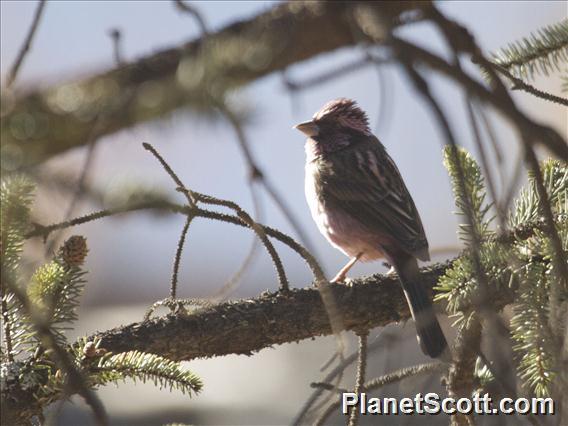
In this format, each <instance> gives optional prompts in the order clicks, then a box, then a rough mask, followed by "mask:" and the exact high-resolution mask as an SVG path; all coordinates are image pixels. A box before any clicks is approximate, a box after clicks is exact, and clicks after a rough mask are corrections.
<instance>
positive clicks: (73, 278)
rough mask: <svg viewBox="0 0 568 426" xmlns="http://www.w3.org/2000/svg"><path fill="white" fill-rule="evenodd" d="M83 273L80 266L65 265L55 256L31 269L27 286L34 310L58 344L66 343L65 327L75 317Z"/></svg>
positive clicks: (68, 325)
mask: <svg viewBox="0 0 568 426" xmlns="http://www.w3.org/2000/svg"><path fill="white" fill-rule="evenodd" d="M84 275H85V271H83V270H82V269H81V268H80V267H78V266H70V265H67V264H66V263H65V262H64V261H63V260H62V259H61V257H60V256H57V257H56V258H55V259H54V260H53V261H51V262H49V263H46V264H45V265H43V266H40V267H39V268H38V269H37V270H36V271H35V273H34V274H33V275H32V278H31V280H30V283H29V285H28V287H27V293H28V297H29V298H30V301H31V302H32V304H33V306H34V308H35V310H36V313H37V314H38V315H39V316H40V317H41V318H42V320H43V321H45V322H46V323H48V324H49V325H50V326H51V328H52V330H53V331H54V334H55V337H56V339H57V342H58V343H59V344H60V345H64V344H65V343H66V338H65V334H64V333H65V330H68V329H70V326H71V324H72V323H73V322H74V321H75V320H77V313H76V309H77V307H78V306H79V301H80V297H81V294H82V292H83V287H84V283H85V281H84V280H83V276H84ZM38 344H39V342H38Z"/></svg>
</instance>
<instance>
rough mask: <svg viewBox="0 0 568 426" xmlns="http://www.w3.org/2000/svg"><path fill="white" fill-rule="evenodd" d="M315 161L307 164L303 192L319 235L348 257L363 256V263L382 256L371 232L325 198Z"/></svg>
mask: <svg viewBox="0 0 568 426" xmlns="http://www.w3.org/2000/svg"><path fill="white" fill-rule="evenodd" d="M319 166H320V165H319V164H318V161H312V162H308V163H306V178H305V192H306V201H307V202H308V206H309V208H310V212H311V214H312V218H313V220H314V222H315V223H316V225H317V227H318V229H319V231H320V232H321V233H322V235H323V236H324V237H325V238H326V239H327V240H328V241H329V242H330V243H331V245H333V246H334V247H335V248H337V249H339V250H341V251H342V252H343V253H345V254H346V255H347V256H349V257H355V256H357V255H358V254H359V253H363V256H362V258H361V260H362V261H368V260H375V259H378V258H381V257H383V253H382V251H381V250H380V241H379V240H378V239H377V238H375V236H374V235H373V233H371V232H369V230H368V229H367V228H365V227H364V225H362V224H361V223H359V222H358V221H357V220H356V219H355V218H353V217H351V216H350V215H348V214H347V213H345V212H344V211H342V210H341V209H338V208H336V207H334V206H333V205H332V204H331V203H329V202H328V200H326V199H325V192H324V185H326V182H324V181H322V180H321V177H320V173H319Z"/></svg>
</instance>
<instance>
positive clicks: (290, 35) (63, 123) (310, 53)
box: [1, 1, 429, 166]
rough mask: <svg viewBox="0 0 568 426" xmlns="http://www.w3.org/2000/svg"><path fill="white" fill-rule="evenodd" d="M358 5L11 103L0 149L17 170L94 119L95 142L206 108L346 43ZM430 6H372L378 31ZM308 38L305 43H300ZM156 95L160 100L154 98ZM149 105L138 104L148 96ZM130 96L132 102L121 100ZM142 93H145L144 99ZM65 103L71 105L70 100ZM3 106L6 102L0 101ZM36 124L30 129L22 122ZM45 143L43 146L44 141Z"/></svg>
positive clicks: (283, 11)
mask: <svg viewBox="0 0 568 426" xmlns="http://www.w3.org/2000/svg"><path fill="white" fill-rule="evenodd" d="M358 5H359V3H358V2H352V3H348V2H310V1H308V2H299V1H294V2H289V3H284V4H279V5H277V6H275V7H274V8H272V9H270V10H268V11H267V12H265V13H262V14H260V15H257V16H255V17H253V18H251V19H248V20H243V21H239V22H235V23H234V24H231V25H228V26H226V27H224V28H222V29H221V30H219V31H217V32H215V33H211V34H209V35H208V36H207V37H205V38H198V39H196V40H194V41H191V42H188V43H185V44H183V45H182V46H179V47H175V48H171V49H167V50H163V51H160V52H158V53H155V54H152V55H149V56H146V57H143V58H141V59H139V60H137V61H136V62H132V63H128V64H124V65H120V66H118V67H116V68H114V69H112V70H109V71H107V72H104V73H101V74H98V75H95V76H92V77H90V78H86V79H83V80H78V81H71V82H66V83H62V84H59V85H55V86H53V87H50V88H48V89H45V90H33V91H31V92H30V93H28V94H26V95H25V96H23V97H20V98H17V99H15V100H13V102H10V100H9V99H3V103H5V104H6V108H4V110H5V111H8V112H7V113H6V115H5V117H3V120H2V127H1V128H2V133H1V136H2V143H3V144H4V143H5V144H10V145H14V146H15V147H17V148H16V149H17V151H19V153H20V154H21V158H22V160H21V161H22V163H21V164H19V165H20V166H28V165H33V164H37V163H38V162H41V161H43V160H45V159H47V158H49V157H51V156H53V155H55V154H58V153H61V152H63V151H66V150H68V149H70V148H73V147H77V146H82V145H84V144H85V141H86V140H87V139H88V138H87V135H89V134H90V133H91V129H92V128H93V124H94V117H97V116H98V115H99V114H102V115H103V116H104V117H105V125H104V126H102V128H101V129H99V130H98V133H97V134H96V135H95V137H96V138H98V137H101V136H104V135H107V134H111V133H114V132H117V131H118V130H121V129H123V128H125V127H130V126H132V125H134V124H136V123H140V122H144V121H148V120H152V119H156V118H160V117H162V116H164V115H166V114H168V113H170V112H172V111H174V110H175V109H178V108H181V107H191V108H194V109H196V110H203V109H206V108H210V106H211V104H214V102H211V100H212V99H219V97H222V96H223V95H224V93H226V92H227V91H228V90H231V89H235V88H237V87H240V86H243V85H246V84H248V83H250V82H253V81H255V80H257V79H260V78H262V77H264V76H266V75H268V74H270V73H272V72H275V71H281V70H283V69H285V68H286V67H288V66H290V65H292V64H295V63H297V62H301V61H304V60H306V59H308V58H311V57H314V56H317V55H319V54H321V53H325V52H331V51H333V50H335V49H338V48H340V47H344V46H349V45H353V44H355V43H356V42H357V40H355V39H354V38H353V35H352V30H351V23H350V19H349V16H350V12H351V11H352V10H353V8H357V7H358ZM428 5H429V2H377V3H373V5H372V6H369V5H367V6H366V7H367V8H368V7H373V8H374V9H376V12H377V14H378V15H379V16H381V17H382V18H384V19H383V20H382V25H383V26H384V30H385V33H386V32H388V28H387V27H388V26H389V25H395V24H396V23H398V20H397V18H398V15H399V14H400V13H401V12H402V11H405V10H411V9H416V8H418V9H420V8H423V7H427V6H428ZM306 40H309V43H306ZM156 90H158V91H159V92H160V96H158V97H157V96H155V93H156ZM150 92H151V93H153V94H154V95H152V96H151V97H152V102H145V101H144V99H145V98H146V99H147V98H148V97H149V96H150V95H149V93H150ZM132 94H136V95H137V96H136V98H135V99H136V102H132V103H127V102H125V98H127V97H129V96H131V95H132ZM145 94H146V95H145ZM70 99H71V101H70ZM4 100H5V101H6V102H4ZM30 116H31V117H33V118H34V119H35V120H36V122H35V123H34V124H35V125H31V126H30V125H29V120H28V118H29V117H30ZM47 141H49V143H47Z"/></svg>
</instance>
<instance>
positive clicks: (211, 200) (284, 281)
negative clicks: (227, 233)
mask: <svg viewBox="0 0 568 426" xmlns="http://www.w3.org/2000/svg"><path fill="white" fill-rule="evenodd" d="M143 146H144V148H146V149H147V150H148V151H150V152H151V153H152V154H153V155H154V156H155V157H156V158H157V159H158V161H159V162H160V164H161V165H162V167H164V169H165V170H166V172H167V173H168V174H169V175H170V177H171V178H172V179H173V181H174V182H175V183H176V184H177V185H178V188H177V189H178V191H180V192H182V193H183V194H185V196H186V197H187V200H188V202H189V203H190V207H191V203H193V205H195V203H197V202H202V203H205V204H212V205H217V206H224V207H228V208H230V209H231V210H234V211H235V213H236V214H237V216H238V217H239V218H240V219H242V220H243V222H245V223H246V224H247V225H248V226H249V227H250V228H251V229H252V230H253V231H254V232H255V233H256V235H257V236H258V238H259V239H260V241H261V242H262V244H264V247H265V248H266V250H267V251H268V254H269V255H270V258H271V259H272V262H273V263H274V267H275V268H276V272H277V275H278V281H279V282H280V289H281V290H282V291H288V290H289V289H290V286H289V284H288V278H287V277H286V271H285V270H284V266H283V264H282V261H281V260H280V256H279V255H278V253H277V251H276V249H275V248H274V246H273V245H272V243H271V242H270V240H269V239H268V237H267V236H266V233H265V232H264V229H263V227H262V226H260V225H258V224H257V223H256V222H255V221H254V220H253V219H252V217H251V216H250V215H249V214H248V213H247V212H246V211H244V210H243V209H242V208H241V207H240V206H239V205H238V204H237V203H235V202H233V201H228V200H223V199H220V198H215V197H212V196H210V195H205V194H200V193H198V192H195V191H192V190H190V189H187V188H186V187H185V185H184V184H183V183H182V181H181V180H180V178H179V177H178V176H177V175H176V174H175V172H174V171H173V170H172V168H171V167H170V166H169V165H168V163H167V162H166V161H165V160H164V158H163V157H162V156H161V155H160V154H159V153H158V151H156V149H155V148H154V147H153V146H152V145H150V144H148V143H144V144H143Z"/></svg>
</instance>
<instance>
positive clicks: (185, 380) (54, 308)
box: [0, 177, 202, 407]
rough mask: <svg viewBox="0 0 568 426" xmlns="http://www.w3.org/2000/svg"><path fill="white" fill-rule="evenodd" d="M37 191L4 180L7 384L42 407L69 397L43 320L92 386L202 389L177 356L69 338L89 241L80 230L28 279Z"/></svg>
mask: <svg viewBox="0 0 568 426" xmlns="http://www.w3.org/2000/svg"><path fill="white" fill-rule="evenodd" d="M33 192H34V185H33V184H32V183H31V182H29V181H28V180H27V179H25V178H21V177H16V178H7V179H5V180H2V186H1V203H2V204H1V219H2V220H1V238H2V239H1V242H2V246H1V253H2V321H3V325H2V327H3V328H2V331H3V335H2V337H3V340H2V343H3V350H2V368H1V369H0V371H1V384H2V391H4V390H5V389H8V387H9V385H11V384H14V383H18V384H19V386H20V388H21V389H23V390H31V391H32V392H33V394H34V396H35V398H36V399H37V401H38V402H39V403H40V404H41V405H42V406H43V407H45V406H47V405H48V404H50V403H52V402H54V401H57V400H60V399H61V398H64V397H65V394H66V392H64V389H65V383H66V373H65V372H64V371H61V370H59V369H58V366H57V364H56V362H55V359H54V358H53V350H52V347H46V346H44V344H45V342H43V341H42V339H40V335H39V334H38V333H37V331H36V329H37V326H38V324H41V325H42V326H47V327H49V329H50V330H51V332H52V333H53V335H54V336H55V340H56V344H57V345H59V346H60V347H62V348H65V349H66V350H67V351H68V352H69V353H70V355H71V357H72V360H73V362H74V364H75V366H76V367H77V369H78V370H79V371H81V372H82V373H83V375H84V376H85V377H86V378H87V379H86V380H87V385H88V386H90V387H93V388H94V387H97V386H100V385H104V384H107V383H109V382H113V383H118V382H119V381H124V380H125V379H127V378H130V379H133V380H140V381H142V382H146V381H147V380H150V381H151V382H153V383H154V384H155V385H156V386H159V387H160V388H163V387H167V388H169V389H170V390H172V389H177V390H179V391H181V392H182V393H184V394H188V395H192V394H196V393H198V392H199V391H200V390H201V388H202V383H201V381H200V379H199V378H198V377H196V376H195V375H194V374H193V373H191V372H189V371H186V370H183V369H182V368H181V366H180V363H178V362H174V361H171V360H168V359H166V358H163V357H160V356H157V355H154V354H147V353H142V352H138V351H132V352H125V353H119V354H111V353H106V350H104V348H99V347H98V346H99V345H100V341H96V342H86V341H85V339H82V340H81V341H79V342H78V343H76V344H74V345H71V344H69V342H68V340H67V337H66V336H65V331H66V330H68V329H70V328H71V327H72V325H73V322H74V321H76V320H77V313H76V309H77V307H78V306H79V302H80V298H81V294H82V291H83V287H84V284H85V280H84V275H85V271H84V270H83V266H82V264H83V261H84V259H85V256H86V255H87V252H88V249H87V245H86V241H85V239H84V238H83V237H80V236H73V237H71V238H69V239H68V240H67V241H66V242H65V243H64V245H63V246H62V247H61V249H60V250H59V252H58V253H57V255H55V256H54V258H53V260H51V261H49V262H47V263H45V264H43V265H41V266H39V267H38V268H37V269H36V270H35V271H34V272H33V274H32V275H31V277H30V278H29V279H28V280H26V279H25V278H24V277H25V274H24V272H23V270H22V269H23V268H22V265H21V263H22V261H21V257H22V247H23V244H24V241H25V235H26V233H27V232H28V231H29V230H30V228H31V224H30V215H29V212H30V208H31V204H32V199H33ZM16 288H18V289H19V290H22V291H21V293H22V294H23V295H24V298H27V302H26V303H24V304H23V305H22V303H20V301H21V297H16V293H18V294H19V293H20V292H19V291H18V292H16V293H14V292H15V291H16ZM6 330H7V331H8V332H7V333H5V331H6ZM8 347H11V350H10V351H8V350H7V349H8ZM4 349H6V351H5V350H4ZM4 354H5V355H4ZM16 357H17V358H16Z"/></svg>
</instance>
